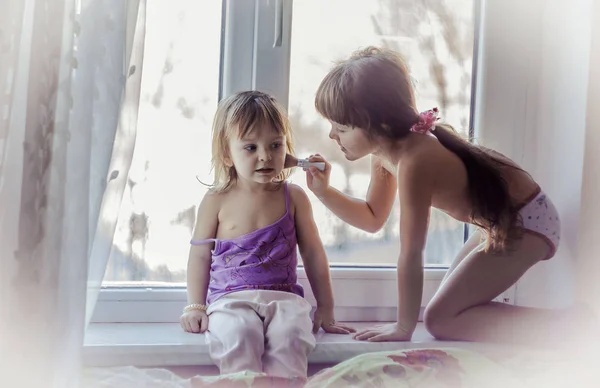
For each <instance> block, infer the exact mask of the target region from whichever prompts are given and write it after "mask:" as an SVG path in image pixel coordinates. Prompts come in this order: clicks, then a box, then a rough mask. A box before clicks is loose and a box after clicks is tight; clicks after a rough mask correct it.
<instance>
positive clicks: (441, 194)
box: [382, 134, 537, 222]
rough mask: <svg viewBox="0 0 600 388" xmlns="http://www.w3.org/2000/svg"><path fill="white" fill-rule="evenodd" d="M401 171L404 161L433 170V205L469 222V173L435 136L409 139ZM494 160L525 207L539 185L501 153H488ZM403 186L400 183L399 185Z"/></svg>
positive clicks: (519, 202)
mask: <svg viewBox="0 0 600 388" xmlns="http://www.w3.org/2000/svg"><path fill="white" fill-rule="evenodd" d="M402 148H403V149H404V150H406V151H403V152H402V155H401V157H400V161H399V164H398V166H399V168H403V161H407V160H409V159H410V160H411V163H410V164H413V165H430V166H433V168H431V169H430V170H429V171H431V172H432V173H433V174H434V181H435V190H434V193H433V195H432V203H431V205H432V206H433V207H435V208H437V209H439V210H441V211H443V212H445V213H447V214H448V215H450V216H452V217H453V218H455V219H457V220H459V221H462V222H469V221H470V215H471V214H472V213H473V211H472V210H473V206H472V203H471V200H470V197H469V190H468V189H469V181H468V177H467V170H466V167H465V165H464V163H463V162H462V160H461V159H460V158H459V157H458V156H457V155H456V154H454V153H453V152H452V151H450V150H448V149H447V148H445V147H444V146H443V145H442V144H441V143H440V142H439V141H438V140H437V139H436V138H435V137H434V136H423V135H421V134H415V135H412V136H409V138H408V139H406V143H405V144H404V145H403V147H402ZM486 151H488V152H489V153H490V154H491V155H492V156H493V157H494V158H496V159H497V160H499V161H500V162H501V163H502V164H505V165H504V166H503V165H502V164H499V168H500V171H501V174H502V175H503V177H504V179H505V180H506V182H507V184H508V188H509V193H510V196H511V198H512V199H513V203H514V204H515V205H519V204H522V203H524V202H525V201H526V200H527V199H528V198H530V197H531V194H532V193H534V192H535V190H536V188H537V183H536V182H535V181H534V180H533V179H532V178H531V177H530V176H529V174H527V173H526V172H524V171H523V170H521V169H520V168H519V167H518V165H517V164H516V163H514V162H513V161H512V160H510V159H509V158H507V157H505V156H504V155H502V154H500V153H499V152H496V151H493V150H488V149H486ZM382 165H383V166H384V168H386V169H387V170H388V171H390V172H392V173H395V171H393V170H391V169H390V167H392V166H390V164H389V163H382ZM399 184H401V182H399Z"/></svg>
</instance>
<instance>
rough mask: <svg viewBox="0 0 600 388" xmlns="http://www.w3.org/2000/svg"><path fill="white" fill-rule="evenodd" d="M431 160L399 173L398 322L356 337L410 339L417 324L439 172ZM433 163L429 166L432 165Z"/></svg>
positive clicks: (409, 166) (403, 167) (373, 339)
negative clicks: (436, 176) (425, 255)
mask: <svg viewBox="0 0 600 388" xmlns="http://www.w3.org/2000/svg"><path fill="white" fill-rule="evenodd" d="M430 163H431V162H430V161H429V160H426V161H424V164H418V163H404V162H403V166H402V169H401V171H399V173H398V187H399V190H398V196H399V198H400V256H399V257H398V272H397V274H398V313H397V314H398V316H397V322H396V323H392V324H387V325H382V326H378V327H375V328H371V329H366V330H363V331H361V332H360V333H357V334H356V335H355V336H354V338H356V339H359V340H368V341H410V340H411V338H412V335H413V332H414V330H415V327H416V326H417V320H418V319H419V311H420V309H421V299H422V294H423V249H424V248H425V242H426V238H427V226H428V223H429V210H430V207H431V198H432V194H433V190H434V183H435V179H434V177H435V174H434V171H435V170H433V169H432V165H431V164H430ZM428 164H429V165H428Z"/></svg>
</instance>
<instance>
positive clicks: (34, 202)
mask: <svg viewBox="0 0 600 388" xmlns="http://www.w3.org/2000/svg"><path fill="white" fill-rule="evenodd" d="M145 3H146V2H145V0H130V1H129V2H127V1H123V0H45V1H42V0H3V1H2V5H1V6H0V259H1V261H0V263H1V268H0V295H1V300H0V302H1V303H0V313H1V315H0V325H1V326H0V333H1V334H0V335H1V337H0V340H1V341H0V355H1V360H0V365H1V366H0V386H3V387H17V386H18V387H27V388H29V387H60V388H64V387H75V386H77V385H78V376H79V373H80V366H81V365H80V358H81V350H82V345H83V334H84V330H85V326H86V324H87V322H88V321H89V317H90V315H91V311H92V310H93V307H94V302H95V299H96V297H97V291H98V289H99V285H100V284H101V282H102V277H103V274H104V270H105V267H106V262H107V259H108V257H109V254H110V249H111V247H112V238H113V235H114V230H115V225H116V221H117V215H118V211H119V207H120V204H121V199H122V196H123V190H124V188H125V185H126V180H127V175H128V170H129V166H130V164H131V159H132V156H133V149H134V143H135V135H136V124H137V111H138V106H139V95H140V83H141V73H142V72H141V70H142V69H141V64H142V58H143V50H144V34H145ZM131 10H133V11H134V17H132V14H131ZM128 20H130V22H131V20H133V22H134V23H135V24H134V28H133V29H132V28H131V24H130V29H129V30H128V25H127V22H128ZM132 32H133V33H132ZM128 37H129V39H130V40H129V41H128V40H127V38H128ZM86 307H87V314H86Z"/></svg>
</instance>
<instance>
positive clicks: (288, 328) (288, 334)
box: [269, 324, 315, 352]
mask: <svg viewBox="0 0 600 388" xmlns="http://www.w3.org/2000/svg"><path fill="white" fill-rule="evenodd" d="M269 337H270V338H269V343H270V344H271V347H272V348H280V349H287V350H293V351H296V352H303V351H307V352H310V351H311V350H312V349H313V348H314V347H315V338H314V335H313V334H312V332H311V331H310V327H307V328H305V327H301V326H299V325H294V324H290V325H281V326H278V327H276V328H271V330H269Z"/></svg>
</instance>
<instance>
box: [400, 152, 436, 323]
mask: <svg viewBox="0 0 600 388" xmlns="http://www.w3.org/2000/svg"><path fill="white" fill-rule="evenodd" d="M433 167H434V166H433V165H432V164H431V162H430V161H425V162H423V161H415V162H413V163H407V164H406V165H405V166H403V167H402V168H401V169H400V171H399V172H398V187H399V189H398V196H399V200H400V256H399V257H398V326H399V329H401V330H403V331H405V332H406V333H408V334H410V335H412V333H413V331H414V330H415V327H416V325H417V320H418V318H419V311H420V308H421V299H422V295H423V250H424V249H425V243H426V240H427V229H428V225H429V213H430V208H431V201H432V196H433V190H434V184H435V182H434V177H435V174H434V170H433V169H432V168H433Z"/></svg>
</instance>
